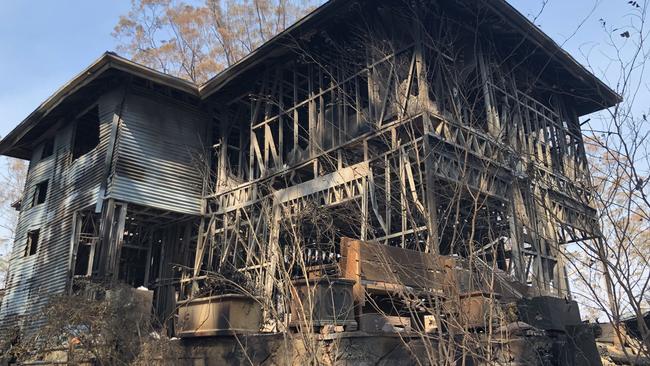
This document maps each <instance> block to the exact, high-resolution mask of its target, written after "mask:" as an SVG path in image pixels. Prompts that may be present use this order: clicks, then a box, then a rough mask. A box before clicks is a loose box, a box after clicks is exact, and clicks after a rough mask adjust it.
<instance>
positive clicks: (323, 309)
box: [290, 277, 357, 330]
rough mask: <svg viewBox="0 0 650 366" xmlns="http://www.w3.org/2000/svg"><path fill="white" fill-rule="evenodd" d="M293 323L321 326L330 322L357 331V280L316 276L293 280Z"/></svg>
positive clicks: (296, 325) (301, 325) (292, 324)
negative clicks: (355, 300)
mask: <svg viewBox="0 0 650 366" xmlns="http://www.w3.org/2000/svg"><path fill="white" fill-rule="evenodd" d="M292 283H293V286H292V290H291V292H292V298H291V324H290V325H291V326H292V327H305V326H306V327H313V328H315V329H316V328H320V327H323V326H327V325H334V326H343V327H345V328H346V330H356V328H357V322H356V321H355V320H354V299H353V296H352V286H353V285H354V283H355V282H354V281H351V280H347V279H341V278H328V277H323V278H314V279H309V280H295V281H293V282H292Z"/></svg>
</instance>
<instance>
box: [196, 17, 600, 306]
mask: <svg viewBox="0 0 650 366" xmlns="http://www.w3.org/2000/svg"><path fill="white" fill-rule="evenodd" d="M414 33H415V34H414V35H412V36H411V37H406V38H408V39H409V40H408V41H404V42H401V44H405V45H404V46H400V47H398V46H396V44H397V42H393V43H391V44H390V46H388V47H384V48H383V49H381V52H376V51H377V50H376V49H372V47H373V46H372V45H369V46H368V47H367V50H366V51H365V59H364V60H362V62H358V63H351V62H349V60H345V59H343V58H341V59H336V58H335V57H332V58H329V59H327V60H326V61H325V60H324V59H325V58H324V57H323V58H319V57H317V56H314V55H311V54H309V52H308V51H304V50H303V49H302V48H300V47H299V46H296V49H297V52H299V53H302V54H301V55H300V56H301V57H300V60H292V61H290V62H286V63H277V64H276V65H274V66H273V67H270V68H268V69H267V70H266V71H265V73H264V74H263V75H261V77H260V79H259V81H258V82H257V83H255V85H254V86H251V89H250V90H247V91H244V92H243V93H241V94H240V95H239V96H237V97H236V98H232V99H230V100H227V101H225V102H223V103H219V107H215V108H214V110H213V116H214V121H215V124H214V126H215V127H214V129H213V133H214V137H213V141H214V143H213V146H212V147H213V150H214V154H213V157H212V158H213V161H212V165H211V166H212V171H211V174H210V179H209V181H210V184H209V185H208V187H207V188H208V189H207V192H206V193H207V194H206V197H205V199H206V202H207V204H206V215H205V219H204V221H203V223H202V224H201V232H200V234H199V240H198V246H197V250H196V259H195V262H194V271H193V276H194V284H195V286H194V292H195V293H196V292H197V291H199V288H200V285H199V283H200V279H203V278H205V275H206V273H210V272H218V271H219V270H220V268H223V266H224V265H225V264H228V265H232V266H233V267H235V268H237V269H238V270H239V271H240V272H241V273H244V274H246V275H247V276H248V277H249V278H250V279H251V281H253V282H254V283H255V287H256V288H257V289H259V293H260V294H264V295H267V296H265V298H266V299H271V298H272V296H270V295H271V294H272V293H273V291H274V285H273V281H272V279H273V278H274V276H275V275H276V271H278V267H279V266H281V265H282V264H283V263H282V261H283V258H282V253H287V249H286V247H287V246H288V243H286V242H284V241H283V239H282V238H283V233H282V230H284V229H283V228H282V226H283V224H282V222H284V221H286V220H291V218H297V217H299V216H300V213H301V212H304V211H305V210H307V209H309V207H313V206H314V205H316V206H317V207H319V209H322V210H327V209H332V210H334V209H337V208H339V207H345V209H346V210H349V211H348V212H354V213H355V215H353V216H355V217H356V218H357V220H358V221H356V222H355V223H354V225H350V226H354V228H353V229H350V228H346V229H344V230H348V232H345V233H344V234H347V235H350V234H354V235H356V237H358V238H359V239H361V240H372V241H376V242H380V243H383V244H386V245H392V246H399V247H403V248H409V249H417V250H421V251H425V252H432V253H439V254H446V255H453V254H458V255H460V256H466V257H467V256H476V257H479V258H480V259H481V260H482V261H485V262H488V263H490V265H492V266H494V267H497V268H499V269H501V270H503V271H506V272H508V273H509V274H511V275H512V276H513V277H515V278H516V279H517V280H519V281H520V282H522V283H526V284H529V285H531V286H534V287H535V288H537V289H538V291H539V292H540V293H543V294H554V295H556V296H564V295H566V294H567V293H568V285H567V279H566V273H565V270H564V265H563V253H562V250H563V245H564V244H567V243H571V242H575V241H581V240H590V239H592V238H594V237H597V232H598V230H597V223H596V220H595V210H594V209H593V208H592V207H591V205H590V203H591V197H590V187H591V183H590V177H589V173H588V169H587V161H586V155H585V151H584V142H583V140H582V135H581V132H580V127H579V124H578V118H577V115H576V112H575V111H574V110H573V109H572V108H571V106H570V105H569V103H567V102H566V101H565V100H564V99H563V98H560V97H557V98H550V101H544V102H542V101H540V100H538V99H536V98H535V97H534V96H532V95H530V94H529V93H526V92H524V91H523V90H526V88H527V87H528V86H527V85H519V84H520V81H518V80H517V78H516V77H514V76H513V75H511V74H510V73H509V72H504V70H503V68H507V65H498V64H497V63H496V62H495V60H494V59H495V56H494V55H493V54H491V53H489V52H485V53H484V51H483V50H479V51H478V52H475V53H474V54H472V53H469V55H468V56H467V55H466V56H465V57H464V60H462V62H461V61H459V57H458V55H455V56H450V55H447V54H445V53H444V52H440V47H439V46H438V45H435V44H432V42H433V41H431V37H427V36H425V35H424V33H425V30H421V29H419V30H417V31H416V32H414ZM378 44H379V43H378ZM485 49H486V50H487V49H491V48H489V47H485ZM296 59H297V58H296ZM356 61H359V60H356ZM355 65H356V67H355ZM454 72H456V73H458V74H463V73H465V74H470V75H474V76H475V78H476V79H475V80H474V81H475V83H474V85H473V88H475V89H476V90H475V91H472V92H470V93H468V94H470V95H471V96H472V98H473V99H472V100H471V102H472V103H468V100H459V99H460V98H457V97H458V95H457V94H459V92H458V89H461V88H462V87H463V86H462V85H459V84H458V83H456V84H454V78H453V77H446V74H447V73H454ZM469 104H474V105H469ZM476 116H479V117H476ZM469 221H472V222H471V223H470V224H467V223H468V222H469ZM479 223H480V224H479ZM342 230H343V229H342ZM350 230H353V231H354V233H350V232H349V231H350ZM309 240H311V239H309ZM269 301H270V300H269Z"/></svg>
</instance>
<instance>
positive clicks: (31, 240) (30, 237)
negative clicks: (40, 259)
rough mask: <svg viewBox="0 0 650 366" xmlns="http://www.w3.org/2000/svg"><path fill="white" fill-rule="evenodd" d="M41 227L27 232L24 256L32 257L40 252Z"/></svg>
mask: <svg viewBox="0 0 650 366" xmlns="http://www.w3.org/2000/svg"><path fill="white" fill-rule="evenodd" d="M40 236H41V229H34V230H29V231H28V232H27V241H26V243H25V253H24V257H31V256H33V255H35V254H36V253H37V252H38V247H39V244H40Z"/></svg>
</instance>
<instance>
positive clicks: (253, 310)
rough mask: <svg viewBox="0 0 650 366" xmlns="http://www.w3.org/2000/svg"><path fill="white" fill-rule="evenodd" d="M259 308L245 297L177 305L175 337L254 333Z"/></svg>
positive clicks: (260, 322) (256, 330)
mask: <svg viewBox="0 0 650 366" xmlns="http://www.w3.org/2000/svg"><path fill="white" fill-rule="evenodd" d="M261 324H262V307H261V306H260V304H259V303H258V302H257V300H256V299H254V298H251V297H250V296H245V295H235V294H233V295H219V296H212V297H204V298H199V299H192V300H187V301H184V302H181V303H179V307H178V325H177V328H176V329H177V335H179V336H180V337H181V338H189V337H206V336H217V335H234V334H241V333H255V332H258V331H259V330H260V327H261Z"/></svg>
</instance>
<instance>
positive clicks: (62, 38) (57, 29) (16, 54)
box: [0, 0, 629, 136]
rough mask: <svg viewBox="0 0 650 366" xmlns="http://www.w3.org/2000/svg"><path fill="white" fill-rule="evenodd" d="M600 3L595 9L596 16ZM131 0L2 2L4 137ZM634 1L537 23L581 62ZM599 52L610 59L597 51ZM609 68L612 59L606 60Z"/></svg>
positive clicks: (554, 14) (582, 7) (0, 107)
mask: <svg viewBox="0 0 650 366" xmlns="http://www.w3.org/2000/svg"><path fill="white" fill-rule="evenodd" d="M511 3H512V4H513V5H514V6H515V7H516V8H517V9H519V10H520V11H521V12H522V13H524V15H531V16H532V15H534V14H537V13H538V12H539V10H540V7H541V5H542V0H511ZM594 4H597V6H596V9H595V11H594V12H593V14H591V15H589V14H590V12H591V10H592V8H593V7H594ZM129 7H130V1H129V0H110V1H106V0H58V1H50V0H37V1H21V0H0V85H1V87H0V136H1V135H5V134H7V133H8V132H9V131H10V130H11V129H12V128H13V127H15V126H16V125H17V124H18V123H19V122H20V121H21V120H22V119H23V118H25V117H26V116H27V115H28V114H29V113H30V112H31V111H33V110H34V109H35V108H36V107H37V106H38V105H39V104H40V103H41V102H42V101H43V100H45V99H46V98H47V97H48V96H49V95H51V94H52V93H53V92H54V91H55V90H56V89H58V88H59V87H60V86H61V85H63V84H64V83H65V82H66V81H68V80H70V79H71V78H72V77H74V76H75V75H76V74H77V73H79V72H80V71H81V70H82V69H84V68H85V67H86V66H88V65H89V64H90V63H91V62H92V61H93V60H95V59H96V58H97V57H99V56H100V55H101V53H102V52H104V51H107V50H114V49H115V46H116V42H115V40H114V39H113V37H112V36H111V35H110V33H111V31H112V29H113V26H114V25H115V24H116V23H117V20H118V17H119V15H120V14H124V13H126V12H127V11H128V9H129ZM628 9H629V8H628V7H627V0H570V1H567V0H549V3H548V5H547V6H546V8H545V10H544V12H543V14H542V16H541V17H540V18H539V19H538V20H537V22H536V23H537V24H541V26H542V29H543V30H544V31H546V32H547V33H548V34H549V35H550V36H551V37H553V38H554V39H555V40H556V41H558V43H563V42H564V41H565V40H566V39H567V38H568V37H569V36H570V35H571V34H572V33H573V32H574V31H575V29H576V27H577V26H578V24H580V23H581V22H582V21H583V19H584V18H585V17H587V16H589V18H588V19H587V20H586V22H585V23H584V25H583V27H582V28H581V29H580V31H579V32H578V33H577V35H576V36H575V37H573V38H572V39H571V40H570V41H568V42H567V43H566V44H565V48H567V49H568V50H569V51H570V52H571V53H572V54H573V55H574V56H575V57H576V58H577V59H578V60H579V61H583V60H584V57H582V56H581V55H580V52H581V50H588V49H590V48H591V46H593V45H596V44H599V43H602V42H603V41H604V40H605V38H604V34H603V32H602V31H601V30H600V28H599V23H598V19H599V18H605V19H607V20H608V21H609V22H622V21H624V20H623V16H624V15H625V11H627V10H628ZM592 55H595V57H596V58H597V59H598V60H600V61H603V60H604V58H603V57H602V56H600V55H599V54H598V52H597V50H596V51H592ZM599 64H601V65H603V64H606V62H599Z"/></svg>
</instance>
